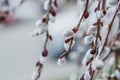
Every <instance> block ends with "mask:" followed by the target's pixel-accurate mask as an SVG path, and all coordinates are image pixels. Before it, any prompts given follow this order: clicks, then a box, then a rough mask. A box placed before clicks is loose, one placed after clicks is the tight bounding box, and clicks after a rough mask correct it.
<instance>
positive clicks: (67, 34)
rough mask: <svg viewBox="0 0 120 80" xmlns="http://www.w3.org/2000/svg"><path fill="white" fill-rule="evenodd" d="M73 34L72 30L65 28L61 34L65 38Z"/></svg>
mask: <svg viewBox="0 0 120 80" xmlns="http://www.w3.org/2000/svg"><path fill="white" fill-rule="evenodd" d="M73 34H74V33H73V31H72V30H67V31H64V32H63V34H62V35H63V36H64V37H66V38H70V37H73Z"/></svg>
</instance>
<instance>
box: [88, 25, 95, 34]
mask: <svg viewBox="0 0 120 80" xmlns="http://www.w3.org/2000/svg"><path fill="white" fill-rule="evenodd" d="M96 31H97V26H93V25H92V26H90V27H88V29H87V34H92V33H95V32H96Z"/></svg>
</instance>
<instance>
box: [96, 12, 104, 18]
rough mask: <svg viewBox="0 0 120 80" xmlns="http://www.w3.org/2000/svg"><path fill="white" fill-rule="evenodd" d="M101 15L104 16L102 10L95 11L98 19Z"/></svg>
mask: <svg viewBox="0 0 120 80" xmlns="http://www.w3.org/2000/svg"><path fill="white" fill-rule="evenodd" d="M103 16H104V14H103V13H102V10H100V11H96V17H97V18H98V19H100V18H102V17H103Z"/></svg>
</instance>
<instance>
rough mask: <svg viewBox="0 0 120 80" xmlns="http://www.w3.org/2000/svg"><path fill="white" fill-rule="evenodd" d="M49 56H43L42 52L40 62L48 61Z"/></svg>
mask: <svg viewBox="0 0 120 80" xmlns="http://www.w3.org/2000/svg"><path fill="white" fill-rule="evenodd" d="M46 59H47V57H43V56H42V55H41V54H40V63H41V64H44V62H45V61H46Z"/></svg>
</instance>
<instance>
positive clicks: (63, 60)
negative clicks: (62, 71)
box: [57, 57, 66, 66]
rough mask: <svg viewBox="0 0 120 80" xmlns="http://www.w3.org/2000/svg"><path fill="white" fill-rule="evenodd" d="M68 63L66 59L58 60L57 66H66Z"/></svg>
mask: <svg viewBox="0 0 120 80" xmlns="http://www.w3.org/2000/svg"><path fill="white" fill-rule="evenodd" d="M65 63H66V58H65V57H63V58H62V59H60V58H59V59H58V62H57V64H58V65H59V66H60V65H64V64H65Z"/></svg>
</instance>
